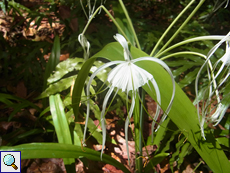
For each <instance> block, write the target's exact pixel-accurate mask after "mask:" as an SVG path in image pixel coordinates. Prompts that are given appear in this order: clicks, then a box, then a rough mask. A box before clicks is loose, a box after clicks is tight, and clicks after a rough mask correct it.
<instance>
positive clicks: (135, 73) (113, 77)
mask: <svg viewBox="0 0 230 173" xmlns="http://www.w3.org/2000/svg"><path fill="white" fill-rule="evenodd" d="M114 38H115V39H116V40H117V41H118V42H119V43H120V44H121V46H122V47H123V48H124V59H125V60H124V61H112V62H108V63H106V64H104V65H102V66H101V67H99V68H98V69H97V70H96V71H95V72H94V73H93V74H92V75H91V77H90V79H89V82H88V84H87V89H86V92H87V99H88V102H87V115H86V121H85V129H84V137H83V145H85V143H84V142H85V136H86V131H87V123H88V117H89V112H90V104H89V103H90V102H89V99H90V85H91V82H92V81H93V79H94V77H95V76H96V75H97V74H98V73H99V72H100V71H102V70H103V69H105V68H107V67H110V66H112V65H117V64H118V65H117V66H116V67H115V68H113V69H112V70H111V71H110V73H109V74H108V77H107V82H108V83H109V85H108V87H109V90H108V92H107V94H106V96H105V98H104V101H103V105H102V112H101V128H102V134H103V141H102V151H101V158H102V153H103V149H104V146H105V140H106V127H105V110H106V105H107V103H108V100H109V98H110V96H111V94H112V92H113V91H114V90H115V88H116V93H115V94H117V92H118V90H122V92H126V93H127V99H128V94H131V106H130V109H129V111H128V117H127V119H126V121H125V139H126V141H128V125H129V121H130V118H131V117H132V114H133V110H134V106H135V100H136V97H137V94H138V89H139V88H140V87H142V86H144V85H146V84H147V85H148V86H149V83H151V84H152V85H153V87H154V89H155V93H156V101H157V103H158V104H157V109H156V115H155V117H154V120H153V123H152V130H153V129H154V125H155V122H156V120H157V118H158V116H159V114H160V105H161V95H160V90H159V88H158V85H157V83H156V81H155V79H154V77H153V76H152V74H150V73H149V72H147V71H146V70H144V69H142V68H140V67H138V66H137V65H135V63H136V62H138V61H152V62H156V63H158V64H160V65H161V66H162V67H163V68H164V69H165V70H166V71H167V72H168V73H169V74H170V76H171V80H172V85H173V92H172V96H171V100H170V102H169V105H168V107H167V109H166V111H165V113H164V115H163V117H162V119H161V121H160V123H162V122H163V121H164V119H165V118H166V116H167V115H168V113H169V111H170V109H171V106H172V102H173V99H174V95H175V81H174V78H173V75H172V73H171V71H170V69H169V67H168V66H167V65H166V64H165V63H164V62H163V61H161V60H159V59H157V58H153V57H140V58H137V59H132V56H131V53H130V51H129V49H128V43H127V41H126V40H125V38H124V37H123V36H122V35H120V34H116V35H115V36H114ZM149 87H150V86H149ZM160 123H159V124H160ZM126 147H127V154H128V158H129V152H128V146H126Z"/></svg>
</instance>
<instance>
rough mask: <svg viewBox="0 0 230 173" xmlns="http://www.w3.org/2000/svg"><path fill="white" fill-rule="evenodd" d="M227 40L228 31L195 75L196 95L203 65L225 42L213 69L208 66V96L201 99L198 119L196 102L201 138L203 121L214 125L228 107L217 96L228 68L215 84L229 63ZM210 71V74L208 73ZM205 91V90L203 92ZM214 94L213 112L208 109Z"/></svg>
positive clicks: (229, 36) (229, 35)
mask: <svg viewBox="0 0 230 173" xmlns="http://www.w3.org/2000/svg"><path fill="white" fill-rule="evenodd" d="M229 41H230V32H229V33H228V34H227V35H226V36H225V37H224V38H222V39H221V40H220V41H219V42H218V43H217V44H216V45H215V46H214V47H213V48H212V49H211V50H210V51H209V53H208V54H207V58H206V61H205V63H204V64H203V65H202V67H201V68H200V70H199V72H198V74H197V77H196V82H195V92H196V95H197V96H198V80H199V76H200V73H201V71H202V70H203V68H204V66H205V65H206V64H207V62H209V63H210V58H211V56H212V55H213V54H214V53H215V51H216V50H217V49H218V48H219V47H220V46H221V45H222V44H223V43H224V42H226V51H225V54H224V55H223V56H222V57H221V58H220V59H218V60H217V61H216V63H215V64H214V66H213V69H210V70H209V68H208V70H207V71H208V77H209V80H210V83H209V86H208V88H207V89H206V91H209V92H208V97H207V99H205V98H204V99H203V106H202V118H201V120H200V113H199V102H198V103H197V114H198V119H199V121H200V128H201V134H202V136H203V138H204V139H205V135H204V123H205V122H206V121H208V120H210V121H211V122H213V123H215V124H214V126H216V125H217V124H218V123H219V122H220V121H221V119H222V118H223V116H224V114H225V112H226V110H227V108H228V104H222V103H221V99H220V96H219V88H220V87H221V86H222V85H223V83H224V82H225V81H226V80H227V78H228V77H229V75H230V70H228V72H227V74H226V72H224V73H223V75H224V74H226V75H225V77H224V78H223V79H222V80H220V82H219V83H218V84H217V83H216V79H217V77H218V76H219V75H220V74H221V72H223V69H224V68H225V67H226V66H227V68H228V66H229V65H230V48H229ZM219 63H222V64H221V66H220V68H219V69H218V70H217V72H216V74H215V70H216V68H217V66H218V64H219ZM210 71H211V74H210ZM205 93H206V92H205ZM215 95H216V100H217V104H218V106H217V108H216V110H215V112H214V113H212V112H213V111H209V108H210V105H211V103H212V102H211V101H212V98H213V96H215ZM204 102H205V105H204Z"/></svg>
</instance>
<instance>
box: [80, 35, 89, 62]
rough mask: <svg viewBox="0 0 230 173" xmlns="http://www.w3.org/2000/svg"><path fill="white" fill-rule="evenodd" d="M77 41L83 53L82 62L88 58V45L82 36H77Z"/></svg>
mask: <svg viewBox="0 0 230 173" xmlns="http://www.w3.org/2000/svg"><path fill="white" fill-rule="evenodd" d="M78 41H79V43H80V44H81V46H82V48H83V51H84V60H87V59H88V58H89V48H90V43H89V42H88V41H87V39H86V38H85V36H84V35H83V34H79V36H78Z"/></svg>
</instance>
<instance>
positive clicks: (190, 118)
mask: <svg viewBox="0 0 230 173" xmlns="http://www.w3.org/2000/svg"><path fill="white" fill-rule="evenodd" d="M122 54H123V48H122V47H121V45H120V44H119V43H110V44H108V45H107V46H105V47H104V48H103V49H102V50H101V51H100V52H98V53H97V54H96V55H94V56H93V57H104V58H107V59H109V60H110V61H114V60H123V56H119V55H122ZM131 54H132V56H133V58H139V57H144V56H148V55H147V54H146V53H144V52H142V51H141V50H139V49H137V48H135V47H131ZM136 65H138V66H139V67H141V68H143V69H145V70H147V71H148V72H149V73H151V74H152V75H153V76H154V78H155V80H156V82H157V84H158V86H159V88H160V92H161V98H162V105H161V107H162V109H163V110H166V108H167V106H168V103H169V101H170V98H171V94H172V84H171V79H170V76H169V74H168V73H167V72H166V71H165V70H164V69H163V68H162V67H161V66H160V65H159V64H157V63H154V62H153V63H150V62H148V61H145V62H138V63H136ZM143 88H144V89H145V90H146V91H147V92H148V94H149V95H150V96H151V97H152V98H153V99H155V98H156V97H155V95H154V94H153V92H152V91H154V88H153V87H152V90H150V89H149V87H148V86H144V87H143ZM168 116H169V117H170V118H171V120H172V121H173V122H174V123H175V124H176V125H177V126H178V128H179V129H180V130H181V131H182V132H183V133H184V135H185V136H186V137H187V139H188V140H189V142H190V143H191V144H192V145H193V147H194V148H195V149H196V151H197V152H198V153H199V154H200V156H201V157H202V158H203V159H204V161H205V162H206V163H207V164H208V166H209V167H210V168H211V169H212V170H213V171H214V172H218V173H221V172H229V170H230V164H229V161H228V159H227V157H226V155H225V154H224V152H223V151H222V149H221V147H220V145H219V144H218V143H217V142H216V141H215V138H214V136H213V134H212V133H211V132H210V131H208V130H206V135H205V136H207V140H203V139H202V137H201V133H200V128H199V121H198V117H197V113H196V108H195V107H194V105H193V104H192V102H191V101H190V100H189V98H188V97H187V96H186V94H185V93H184V92H183V91H182V90H181V88H180V87H179V86H178V85H176V93H175V98H174V102H173V105H172V108H171V111H170V112H169V115H168Z"/></svg>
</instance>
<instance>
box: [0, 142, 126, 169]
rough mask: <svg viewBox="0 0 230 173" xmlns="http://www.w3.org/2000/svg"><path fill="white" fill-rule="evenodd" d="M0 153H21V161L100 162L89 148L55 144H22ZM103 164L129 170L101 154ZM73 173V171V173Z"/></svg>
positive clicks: (4, 148) (2, 148) (97, 154)
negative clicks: (69, 159)
mask: <svg viewBox="0 0 230 173" xmlns="http://www.w3.org/2000/svg"><path fill="white" fill-rule="evenodd" d="M0 150H1V151H21V159H32V158H79V157H80V156H83V157H86V158H88V159H90V160H95V161H101V159H100V154H101V153H100V152H98V151H94V150H92V149H89V148H84V147H83V148H81V146H75V145H70V144H57V143H31V144H22V145H18V146H14V147H0ZM103 162H105V163H108V164H111V165H114V166H116V167H117V168H119V169H121V170H122V171H123V172H125V173H126V172H127V173H129V170H128V169H127V168H126V167H125V166H124V165H123V164H121V163H119V162H118V161H117V160H115V159H113V158H112V157H110V156H108V155H106V154H103ZM73 172H75V171H73Z"/></svg>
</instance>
